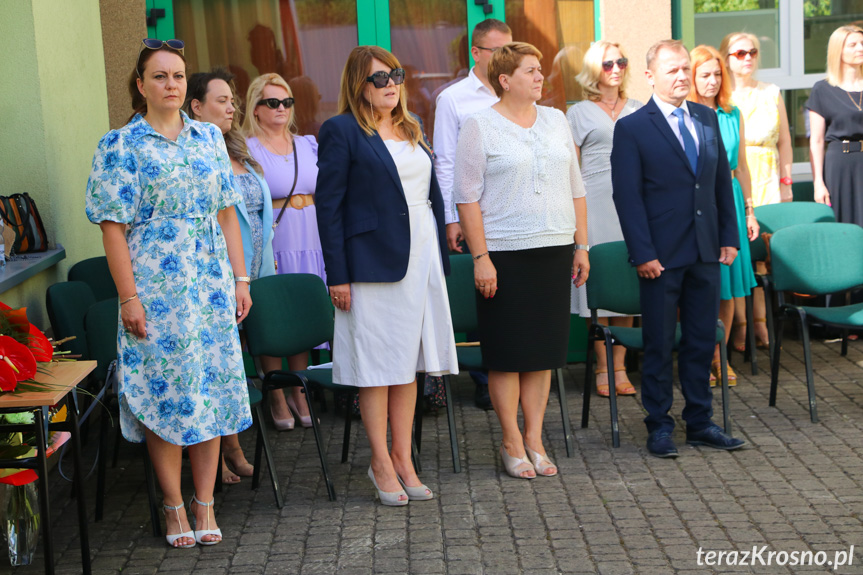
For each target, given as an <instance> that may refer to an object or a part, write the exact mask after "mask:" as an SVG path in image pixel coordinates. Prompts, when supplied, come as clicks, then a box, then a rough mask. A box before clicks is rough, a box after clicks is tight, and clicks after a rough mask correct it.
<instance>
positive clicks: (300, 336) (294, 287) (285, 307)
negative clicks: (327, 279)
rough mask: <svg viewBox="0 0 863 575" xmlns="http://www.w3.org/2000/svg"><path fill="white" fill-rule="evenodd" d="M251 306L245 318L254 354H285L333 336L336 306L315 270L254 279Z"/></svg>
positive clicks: (322, 341)
mask: <svg viewBox="0 0 863 575" xmlns="http://www.w3.org/2000/svg"><path fill="white" fill-rule="evenodd" d="M251 295H252V309H251V311H250V312H249V315H248V316H247V317H246V319H245V320H244V321H243V330H244V331H245V334H246V344H247V345H248V348H249V353H250V354H252V355H255V356H257V355H271V356H274V357H285V356H289V355H294V354H297V353H301V352H304V351H308V350H310V349H313V348H315V347H317V346H319V345H321V344H322V343H326V342H328V341H331V340H332V339H333V326H334V320H333V306H332V303H330V297H329V294H328V292H327V286H326V285H324V282H323V280H321V278H319V277H318V276H316V275H313V274H279V275H274V276H267V277H263V278H259V279H257V280H255V281H253V282H252V285H251Z"/></svg>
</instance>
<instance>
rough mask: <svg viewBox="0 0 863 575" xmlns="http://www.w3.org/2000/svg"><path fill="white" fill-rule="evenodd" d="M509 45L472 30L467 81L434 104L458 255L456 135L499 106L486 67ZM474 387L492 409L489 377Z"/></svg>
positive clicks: (486, 26) (497, 33)
mask: <svg viewBox="0 0 863 575" xmlns="http://www.w3.org/2000/svg"><path fill="white" fill-rule="evenodd" d="M510 42H512V30H510V28H509V26H507V25H506V23H504V22H501V21H500V20H496V19H494V18H488V19H487V20H483V21H482V22H480V23H479V24H477V25H476V26H474V29H473V33H472V34H471V49H470V53H471V56H473V60H474V62H475V64H474V66H473V67H472V68H471V69H470V73H469V74H468V75H467V77H466V78H465V79H463V80H461V81H459V82H456V83H455V84H453V85H451V86H450V87H448V88H446V89H445V90H444V91H442V92H441V93H440V94H439V95H438V97H437V100H436V106H435V120H434V132H433V134H434V151H435V173H436V175H437V180H438V184H440V191H441V194H442V195H443V201H444V213H445V214H446V215H445V219H446V239H447V244H448V245H449V249H450V250H452V251H455V252H459V253H461V252H462V251H463V248H462V246H461V245H460V244H461V241H462V240H463V239H464V236H462V233H461V225H460V224H459V222H458V212H457V211H456V207H455V204H453V203H452V186H453V174H454V172H455V155H456V145H457V144H458V134H459V131H460V130H461V127H462V125H463V124H464V121H465V119H466V118H467V117H468V116H469V115H471V114H473V113H474V112H479V111H480V110H484V109H485V108H489V107H491V106H492V105H494V104H496V103H497V102H498V97H497V96H496V95H495V93H494V90H493V89H492V87H491V84H490V83H489V81H488V63H489V61H491V55H492V54H494V52H495V50H497V49H498V48H500V47H501V46H503V45H505V44H509V43H510ZM470 375H471V378H473V380H474V383H476V392H475V394H474V403H475V404H476V406H477V407H479V408H480V409H485V410H489V409H492V405H491V398H490V397H489V395H488V373H487V372H484V371H472V372H470Z"/></svg>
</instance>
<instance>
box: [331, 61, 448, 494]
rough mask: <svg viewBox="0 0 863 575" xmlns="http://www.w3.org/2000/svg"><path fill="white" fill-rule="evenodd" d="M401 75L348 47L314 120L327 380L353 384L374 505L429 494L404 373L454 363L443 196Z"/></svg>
mask: <svg viewBox="0 0 863 575" xmlns="http://www.w3.org/2000/svg"><path fill="white" fill-rule="evenodd" d="M404 80H405V71H404V69H403V68H402V67H401V65H400V64H399V62H398V60H397V59H396V57H395V56H393V55H392V54H391V53H390V52H388V51H386V50H384V49H383V48H379V47H377V46H358V47H357V48H354V50H353V51H352V52H351V54H350V56H349V57H348V61H347V63H346V64H345V69H344V71H343V72H342V79H341V88H340V93H339V111H340V115H338V116H336V117H334V118H331V119H330V120H327V121H326V122H325V123H324V124H323V126H321V130H320V135H319V138H320V146H319V150H318V158H319V159H318V168H319V171H318V181H317V187H316V194H317V197H316V202H317V218H318V229H319V230H320V234H321V246H322V248H323V253H324V264H325V265H326V274H327V284H328V285H329V289H330V297H331V298H332V302H333V305H334V306H335V307H336V324H335V338H334V342H333V380H334V381H335V382H336V383H341V384H345V385H355V386H357V387H359V388H360V414H361V416H362V419H363V425H364V426H365V428H366V433H367V435H368V437H369V444H370V445H371V450H372V461H371V465H370V467H369V478H370V479H371V480H372V483H374V485H375V488H376V489H377V492H378V496H379V497H380V499H381V502H382V503H383V504H384V505H407V503H408V501H409V500H425V499H432V498H433V497H434V495H433V493H432V491H431V490H430V489H429V488H428V487H426V486H425V485H423V484H422V482H420V480H419V478H418V477H417V474H416V471H415V470H414V467H413V464H412V462H411V430H412V423H413V416H414V406H415V405H416V394H417V386H416V373H417V372H425V373H428V374H431V375H444V374H451V373H458V361H457V357H456V351H455V340H454V338H453V331H452V321H451V318H450V310H449V302H448V299H447V292H446V282H445V280H444V273H445V272H446V271H448V269H449V261H448V259H447V258H448V256H447V253H448V252H447V246H446V233H445V231H444V225H445V224H444V205H443V199H442V197H441V192H440V187H439V186H438V183H437V178H436V177H435V174H434V170H433V169H432V161H431V154H430V150H429V149H428V148H427V146H426V144H425V142H424V140H423V138H422V130H421V127H420V124H419V122H418V121H417V120H416V118H415V117H413V116H412V115H411V114H410V113H409V112H408V109H407V95H406V93H405V92H404V91H403V90H402V89H401V88H402V84H403V83H404ZM388 419H389V423H390V429H391V431H392V449H391V450H390V449H388V447H387V420H388Z"/></svg>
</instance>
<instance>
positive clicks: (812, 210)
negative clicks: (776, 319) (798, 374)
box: [746, 201, 847, 375]
mask: <svg viewBox="0 0 863 575" xmlns="http://www.w3.org/2000/svg"><path fill="white" fill-rule="evenodd" d="M754 212H755V219H756V220H758V226H759V227H760V229H761V231H760V233H759V237H758V238H757V239H756V240H755V241H754V242H751V243H750V244H749V249H750V252H751V255H752V261H753V266H754V262H757V261H765V260H766V259H767V246H766V245H765V244H764V240H763V239H761V234H762V233H765V232H767V233H771V234H772V233H775V232H777V231H779V230H781V229H783V228H787V227H789V226H796V225H799V224H814V223H829V222H835V221H836V216H835V215H834V214H833V209H832V208H831V207H830V206H827V205H825V204H818V203H815V202H798V201H794V202H783V203H779V204H768V205H765V206H758V207H757V208H755V210H754ZM755 282H756V283H757V284H758V286H760V287H762V288H764V299H765V301H766V302H767V304H768V305H769V306H770V307H771V308H773V307H774V304H775V297H774V294H773V290H772V287H771V277H770V274H764V275H761V274H758V273H756V274H755ZM746 313H747V326H746V334H747V335H746V342H747V347H748V351H749V356H750V357H751V358H752V374H753V375H755V374H756V373H757V368H756V354H755V353H754V350H755V330H754V328H753V327H752V322H753V318H752V298H751V297H750V298H747V300H746ZM775 331H776V330H775V327H774V325H773V314H772V313H768V314H767V336H768V338H770V349H769V350H768V351H769V354H770V358H771V365H772V358H773V354H774V351H775V345H774V341H773V340H774V337H773V335H774V333H775ZM844 345H845V346H847V342H845V343H844Z"/></svg>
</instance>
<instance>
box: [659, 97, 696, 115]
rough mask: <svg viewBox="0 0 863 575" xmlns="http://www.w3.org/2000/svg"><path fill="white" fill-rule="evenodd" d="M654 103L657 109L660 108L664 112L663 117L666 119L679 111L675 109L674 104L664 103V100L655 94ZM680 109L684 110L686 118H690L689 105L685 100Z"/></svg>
mask: <svg viewBox="0 0 863 575" xmlns="http://www.w3.org/2000/svg"><path fill="white" fill-rule="evenodd" d="M653 101H654V102H656V105H657V107H659V110H660V111H661V112H662V115H663V116H664V117H666V118H668V117H670V116H671V115H672V114H673V113H674V111H675V110H676V109H677V108H676V107H674V105H673V104H669V103H668V102H666V101H664V100H663V99H662V98H660V97H659V96H657V95H656V94H653ZM680 108H681V109H682V110H683V116H684V118H685V117H686V116H689V106H688V105H687V101H686V100H684V101H683V103H682V104H680Z"/></svg>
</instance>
